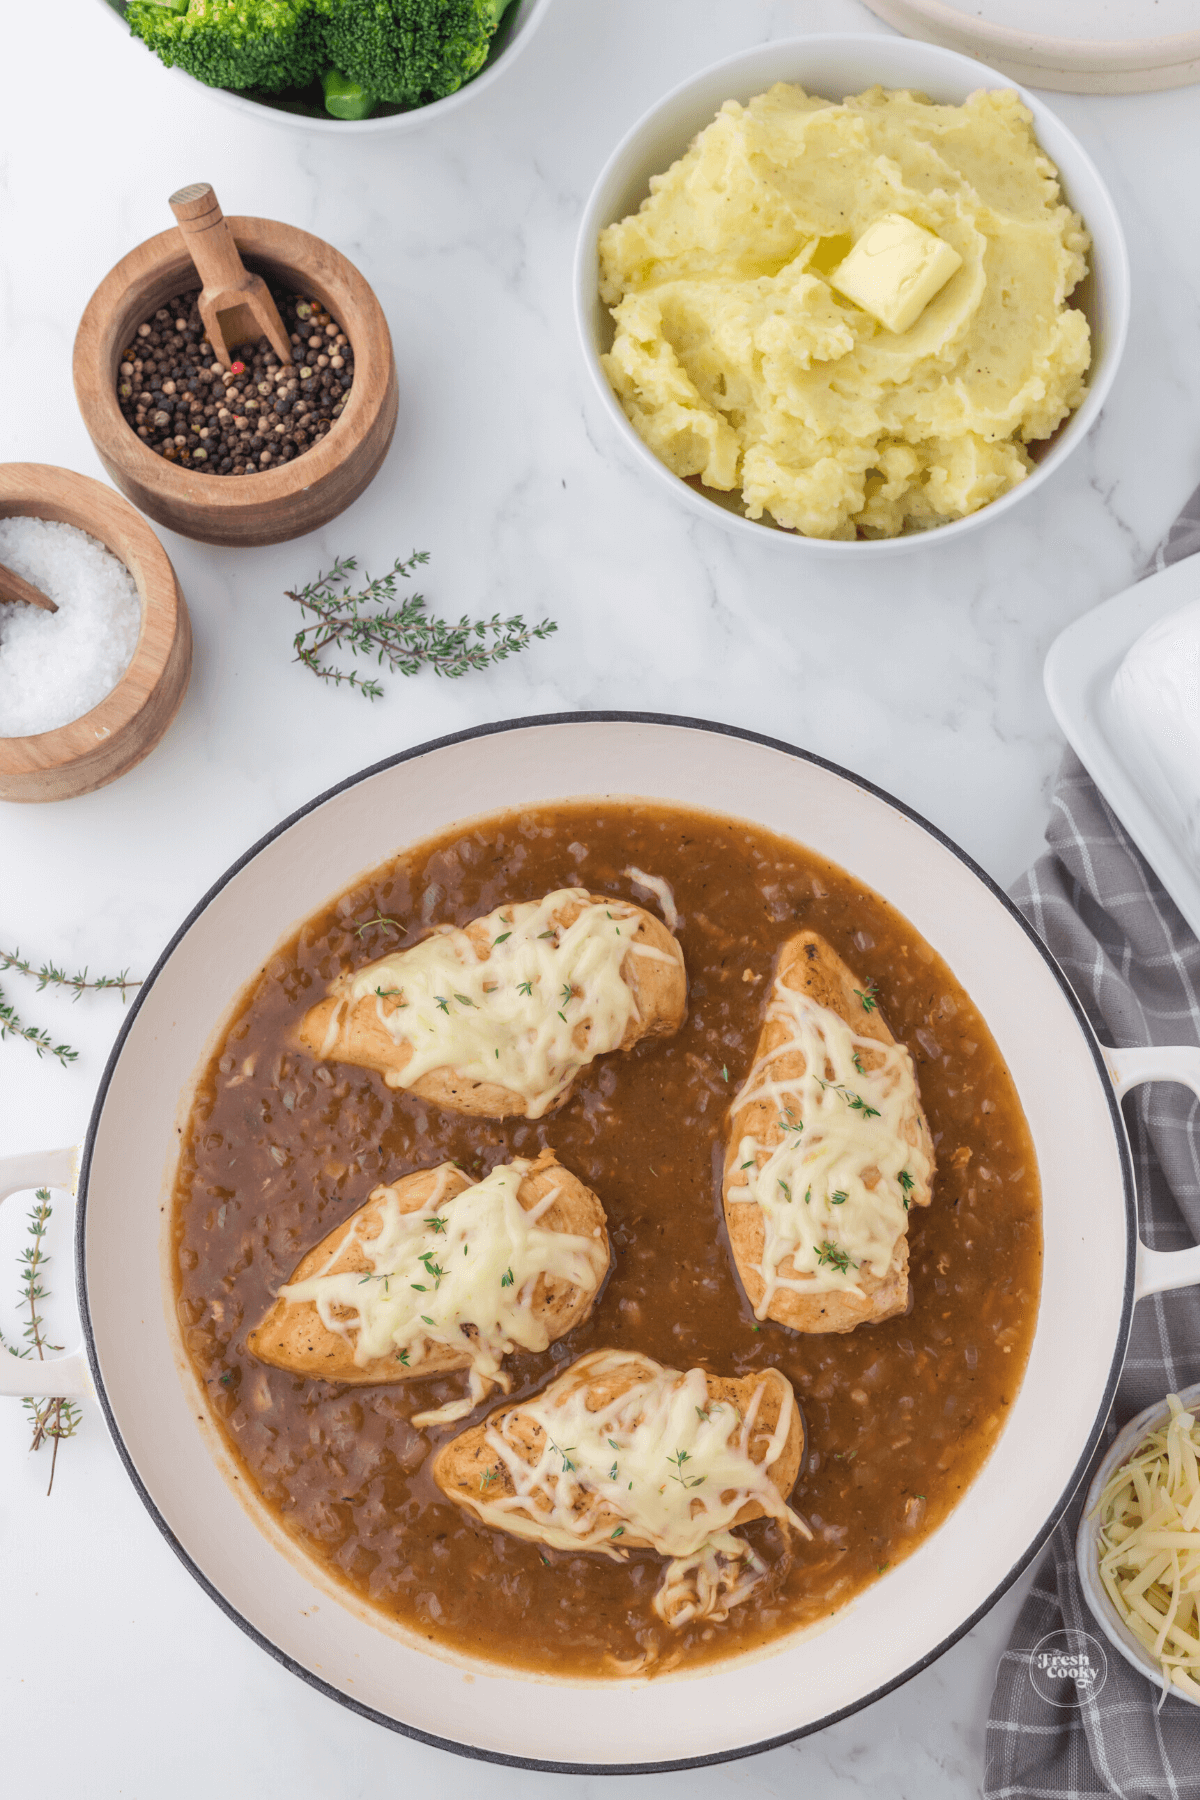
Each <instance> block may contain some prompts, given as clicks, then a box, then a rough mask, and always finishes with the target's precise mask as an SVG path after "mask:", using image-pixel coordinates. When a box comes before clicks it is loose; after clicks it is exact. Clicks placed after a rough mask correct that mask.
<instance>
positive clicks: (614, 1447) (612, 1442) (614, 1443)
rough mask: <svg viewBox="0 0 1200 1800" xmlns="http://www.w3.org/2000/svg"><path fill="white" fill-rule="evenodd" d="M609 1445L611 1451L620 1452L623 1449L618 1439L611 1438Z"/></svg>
mask: <svg viewBox="0 0 1200 1800" xmlns="http://www.w3.org/2000/svg"><path fill="white" fill-rule="evenodd" d="M608 1445H609V1449H610V1450H619V1449H620V1448H621V1446H620V1444H618V1442H617V1440H616V1438H609V1440H608Z"/></svg>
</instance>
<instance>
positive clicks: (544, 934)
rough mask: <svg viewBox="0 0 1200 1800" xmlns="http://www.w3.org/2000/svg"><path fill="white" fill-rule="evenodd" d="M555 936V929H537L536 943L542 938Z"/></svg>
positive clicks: (556, 934)
mask: <svg viewBox="0 0 1200 1800" xmlns="http://www.w3.org/2000/svg"><path fill="white" fill-rule="evenodd" d="M557 936H558V933H557V932H556V931H539V932H538V943H539V944H540V943H541V941H542V939H543V938H552V937H557Z"/></svg>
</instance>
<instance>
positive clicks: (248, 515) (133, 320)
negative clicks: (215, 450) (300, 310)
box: [75, 218, 399, 546]
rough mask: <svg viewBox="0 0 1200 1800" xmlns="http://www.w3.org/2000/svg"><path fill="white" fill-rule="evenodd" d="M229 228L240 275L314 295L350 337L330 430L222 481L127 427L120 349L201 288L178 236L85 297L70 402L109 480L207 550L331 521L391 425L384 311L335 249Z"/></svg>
mask: <svg viewBox="0 0 1200 1800" xmlns="http://www.w3.org/2000/svg"><path fill="white" fill-rule="evenodd" d="M227 223H228V225H229V228H230V230H231V231H232V233H233V238H234V242H235V243H236V245H237V247H238V249H239V251H240V252H241V255H242V258H243V260H244V261H245V263H246V265H247V267H248V268H250V269H252V270H254V271H255V272H256V273H257V274H259V275H263V276H265V277H266V278H267V279H268V280H274V281H279V282H281V283H284V284H286V285H287V286H288V287H290V288H291V290H292V291H293V292H294V293H303V294H310V295H312V296H313V297H314V298H315V299H317V300H320V301H321V303H322V305H323V306H325V307H326V308H327V309H328V311H329V312H330V313H331V314H332V315H333V317H334V318H335V319H336V320H337V322H338V324H339V325H340V326H341V328H342V330H343V331H344V332H345V333H346V336H347V337H348V338H349V339H350V343H351V346H352V348H353V350H354V382H353V385H352V387H351V389H350V393H349V396H348V398H347V400H346V405H345V409H344V411H343V412H342V414H341V417H340V418H338V419H337V420H336V421H335V422H334V424H333V427H332V429H331V430H330V431H329V432H328V433H327V434H326V435H325V436H324V437H323V438H321V439H320V440H319V441H318V442H317V443H316V444H314V445H312V446H311V448H310V449H308V450H306V451H305V453H304V454H303V455H302V456H297V457H295V458H294V459H293V460H292V461H291V462H289V463H283V464H281V465H280V467H278V468H274V469H268V470H266V471H263V472H260V473H259V474H257V475H237V476H230V475H198V474H197V473H196V472H195V471H194V470H192V469H186V468H181V467H179V466H178V465H177V464H174V463H170V462H167V461H166V460H165V459H164V458H163V457H161V456H158V455H156V454H155V452H154V451H153V450H151V449H150V448H149V447H148V445H146V444H144V443H143V442H142V440H141V438H139V437H138V435H137V433H136V432H135V431H134V430H133V428H132V426H130V425H128V424H127V423H126V421H125V419H124V417H123V416H122V413H121V409H120V406H119V405H118V403H117V393H116V388H117V371H118V369H119V366H120V362H121V352H122V351H123V350H124V349H125V348H126V347H127V345H128V344H129V340H130V337H131V335H132V334H133V333H134V332H136V330H137V327H138V326H139V325H140V324H141V322H142V320H143V319H148V318H152V317H153V316H154V314H155V312H156V311H157V310H158V308H159V307H160V306H162V304H163V303H164V301H166V300H169V299H171V298H172V297H173V296H174V295H176V294H179V293H181V292H184V291H186V290H187V289H189V288H194V287H199V285H200V282H199V278H198V276H197V275H196V272H195V269H194V267H193V264H192V259H191V257H190V256H189V255H188V252H187V249H186V246H185V244H184V239H183V234H182V233H181V232H180V231H179V230H178V229H172V230H171V231H163V232H160V233H159V235H158V236H157V237H152V238H148V239H147V241H146V242H145V243H144V244H139V245H138V247H137V249H136V250H131V251H130V253H129V255H128V256H126V257H123V258H122V259H121V261H120V262H119V263H118V264H117V266H116V268H115V269H112V270H110V272H109V273H108V274H107V275H106V276H105V277H104V280H103V281H102V282H101V283H100V286H99V287H98V288H97V289H96V291H95V293H94V294H93V295H92V297H91V299H90V300H89V301H88V304H87V308H86V310H85V312H84V315H83V318H82V319H81V320H80V324H79V330H78V333H77V334H76V337H75V397H76V399H77V400H78V402H79V409H80V411H81V412H82V414H83V420H84V424H85V425H86V426H87V428H88V431H89V433H90V434H91V439H92V442H93V443H94V444H95V446H96V449H97V451H98V453H99V456H100V460H101V462H102V463H103V464H104V467H105V468H106V469H107V471H108V473H109V475H110V476H111V477H112V479H113V481H114V482H115V483H116V485H117V486H118V487H119V488H120V490H121V492H122V493H123V494H126V495H128V497H129V499H130V500H132V501H133V503H134V505H135V506H137V507H140V508H141V510H142V511H143V512H144V513H148V514H149V515H150V517H151V518H152V519H156V520H157V521H158V523H159V524H160V525H167V526H169V527H170V528H171V530H172V531H178V532H180V533H181V534H182V535H183V536H184V537H190V538H198V539H199V540H200V542H201V543H204V544H231V545H235V546H239V545H243V546H248V545H251V544H281V543H283V542H285V541H286V540H287V539H288V538H295V537H301V536H303V534H304V533H305V532H306V531H315V530H316V529H317V528H318V527H319V526H321V525H327V524H328V523H329V521H330V519H335V518H336V517H337V515H338V514H339V513H340V512H344V511H345V509H346V507H348V506H349V505H350V503H351V501H353V500H357V498H358V496H359V495H360V494H361V493H362V491H363V489H364V488H365V487H367V486H368V484H369V483H370V482H371V481H373V480H374V478H375V476H376V475H377V474H378V473H379V468H380V465H381V464H382V462H383V459H384V457H385V456H386V455H387V450H388V445H389V444H390V443H391V441H392V433H393V432H394V430H395V428H396V412H397V408H398V405H399V389H398V386H397V382H396V362H395V358H394V356H393V355H392V339H391V334H390V332H389V331H388V326H387V320H386V319H385V318H384V316H383V309H382V307H381V306H380V304H379V302H378V300H377V299H376V298H375V295H374V294H373V293H372V291H371V289H370V288H369V287H368V285H367V283H366V282H365V281H364V279H363V277H362V276H361V275H360V274H359V272H358V270H357V269H356V268H355V267H354V265H353V263H350V262H347V260H346V258H345V257H344V256H342V255H341V254H340V253H339V252H338V251H337V250H335V249H334V248H333V247H332V245H330V244H326V243H325V242H323V240H322V239H321V238H317V237H312V236H311V235H310V234H309V233H308V232H307V231H299V230H297V229H296V227H295V226H294V225H281V224H279V223H277V222H276V221H275V220H272V219H247V218H231V219H229V220H228V221H227Z"/></svg>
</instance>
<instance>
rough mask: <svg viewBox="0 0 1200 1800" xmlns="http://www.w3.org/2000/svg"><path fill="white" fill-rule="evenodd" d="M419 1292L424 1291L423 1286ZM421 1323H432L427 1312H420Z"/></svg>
mask: <svg viewBox="0 0 1200 1800" xmlns="http://www.w3.org/2000/svg"><path fill="white" fill-rule="evenodd" d="M421 1292H422V1293H424V1292H425V1290H424V1288H422V1289H421ZM421 1323H422V1325H432V1324H433V1320H432V1319H431V1318H430V1317H429V1314H428V1313H422V1314H421Z"/></svg>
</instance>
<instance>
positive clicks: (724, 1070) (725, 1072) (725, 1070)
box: [721, 1063, 729, 1081]
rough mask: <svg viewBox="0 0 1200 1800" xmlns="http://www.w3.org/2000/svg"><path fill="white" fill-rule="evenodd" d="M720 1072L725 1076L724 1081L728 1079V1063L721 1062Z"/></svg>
mask: <svg viewBox="0 0 1200 1800" xmlns="http://www.w3.org/2000/svg"><path fill="white" fill-rule="evenodd" d="M721 1074H722V1075H723V1076H724V1078H725V1080H726V1081H728V1080H729V1067H728V1064H726V1063H722V1064H721Z"/></svg>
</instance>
